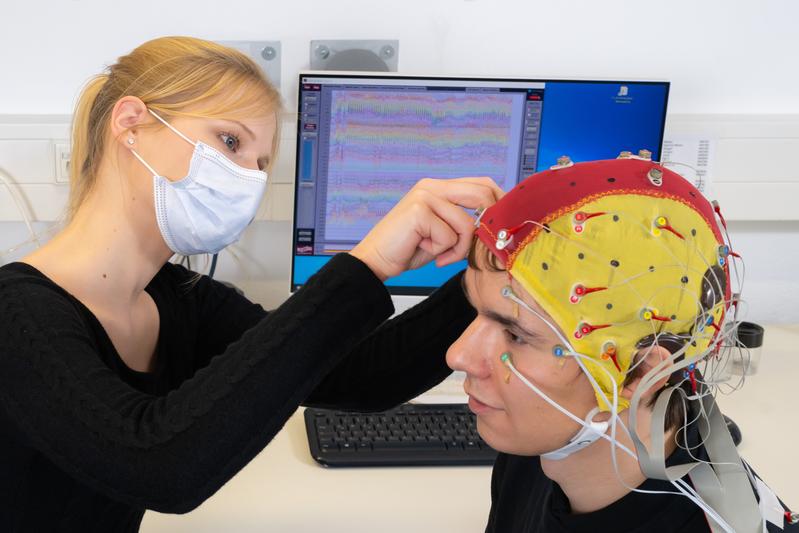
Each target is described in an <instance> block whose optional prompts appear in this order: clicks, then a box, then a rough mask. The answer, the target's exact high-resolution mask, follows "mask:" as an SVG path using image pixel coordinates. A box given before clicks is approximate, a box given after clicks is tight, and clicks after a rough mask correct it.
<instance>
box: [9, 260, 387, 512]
mask: <svg viewBox="0 0 799 533" xmlns="http://www.w3.org/2000/svg"><path fill="white" fill-rule="evenodd" d="M391 312H392V306H391V302H390V299H389V296H388V294H387V292H386V290H385V288H384V287H383V285H382V284H381V283H380V281H379V280H378V279H377V278H376V277H375V276H374V275H373V273H372V272H371V271H370V270H369V268H367V267H366V266H365V265H364V264H363V263H361V262H360V261H358V260H357V259H355V258H354V257H352V256H349V255H346V254H342V255H339V256H336V257H334V258H333V259H332V260H331V261H330V262H329V263H328V265H326V266H325V267H324V268H323V269H322V270H321V271H320V272H319V273H318V274H317V275H316V276H314V277H312V278H311V279H310V280H309V282H308V283H307V284H306V285H305V287H303V288H302V289H300V290H299V291H297V293H296V294H295V295H294V296H292V297H291V298H289V300H287V301H286V303H285V304H283V305H282V306H281V307H279V308H278V309H276V310H275V311H273V312H271V313H270V314H269V315H268V316H266V317H265V318H264V319H263V320H262V321H261V322H259V323H258V325H257V326H255V327H253V328H251V329H250V330H249V331H247V332H246V333H244V334H243V335H242V336H241V338H240V339H239V340H237V341H236V342H234V343H232V344H231V345H230V346H228V348H227V350H225V353H224V355H223V356H221V357H214V358H212V359H211V360H210V361H209V362H208V364H207V366H206V367H205V368H202V369H200V370H199V371H197V373H196V374H195V375H194V376H193V377H192V378H191V379H189V380H186V381H185V382H183V384H182V385H181V386H180V387H179V388H177V389H176V390H173V391H171V392H170V393H169V394H167V395H166V396H163V397H154V396H150V395H146V394H143V393H141V392H139V391H137V390H135V389H133V388H131V387H130V386H128V385H126V384H125V383H124V382H123V381H121V380H120V379H119V378H118V376H117V375H116V374H114V373H113V372H112V371H111V370H110V369H109V368H107V367H106V366H105V365H104V364H103V363H102V361H101V360H100V358H99V356H98V354H97V353H96V352H95V346H94V344H93V342H92V339H91V338H90V337H89V336H88V334H87V333H86V330H85V327H84V325H83V322H82V320H81V318H80V316H79V315H78V314H77V312H76V311H75V309H74V308H73V307H72V304H71V303H70V302H69V301H68V300H66V299H65V298H64V297H63V295H61V294H59V293H58V292H57V291H56V290H55V289H54V288H52V287H48V286H46V285H45V284H43V283H42V284H37V283H33V282H27V283H6V282H0V317H2V320H0V421H1V422H2V423H4V424H7V425H8V426H7V427H9V430H10V431H13V432H14V433H17V434H18V435H19V436H20V438H22V439H24V440H25V441H26V442H28V443H29V445H31V446H32V447H34V448H36V449H38V450H39V451H40V452H41V453H43V454H44V455H45V456H46V457H48V459H49V460H51V461H52V462H53V463H55V464H56V465H58V467H59V468H61V469H63V470H64V471H65V472H68V473H69V474H71V475H72V476H74V477H75V478H76V479H79V480H81V481H82V482H84V483H86V484H88V485H89V486H91V487H93V488H94V489H96V490H98V491H100V492H102V493H104V494H108V495H109V496H110V497H112V498H115V499H117V500H119V501H123V502H126V503H129V504H131V505H134V506H139V507H146V508H149V509H154V510H157V511H164V512H187V511H189V510H191V509H193V508H195V507H196V506H197V505H199V504H200V503H201V502H202V501H204V500H205V499H206V498H207V497H208V496H210V495H211V494H213V493H214V492H215V491H216V490H217V489H219V487H221V486H222V485H223V484H224V483H225V482H226V481H227V480H228V479H230V478H231V477H232V476H233V475H234V474H235V473H236V472H237V471H238V470H240V469H241V468H242V467H243V466H244V465H245V464H246V463H247V462H249V461H250V460H251V459H252V458H253V457H254V456H255V455H256V454H257V453H258V452H259V451H260V450H261V449H263V447H264V446H265V445H266V444H267V443H268V442H269V441H270V440H271V439H272V437H273V436H274V435H275V434H276V433H277V432H278V431H279V430H280V428H281V427H282V426H283V424H284V423H285V422H286V420H287V419H288V417H289V416H290V415H291V414H292V413H293V412H294V410H295V409H296V408H297V406H298V405H299V403H300V402H301V401H303V400H304V399H305V398H306V397H307V395H308V394H309V393H310V392H311V391H312V390H313V389H315V388H316V387H317V386H318V384H319V382H320V381H321V380H322V379H323V377H324V376H325V375H326V374H328V373H329V371H330V369H331V368H332V367H333V366H335V365H336V364H337V363H338V361H339V360H340V359H341V358H342V357H343V356H344V355H345V354H347V353H349V352H350V351H351V350H352V348H353V347H354V346H355V345H356V344H357V343H358V342H359V341H361V340H362V339H363V338H364V337H365V336H366V335H368V334H369V333H370V332H371V331H372V330H373V329H374V328H375V327H377V326H378V325H379V324H380V323H381V322H383V321H384V320H385V319H386V318H387V317H388V316H389V315H390V314H391Z"/></svg>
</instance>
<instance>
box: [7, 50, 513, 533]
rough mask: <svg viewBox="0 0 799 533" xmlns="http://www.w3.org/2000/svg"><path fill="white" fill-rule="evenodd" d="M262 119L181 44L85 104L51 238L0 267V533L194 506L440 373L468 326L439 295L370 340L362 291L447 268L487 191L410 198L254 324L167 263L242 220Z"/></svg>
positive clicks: (149, 58) (233, 77)
mask: <svg viewBox="0 0 799 533" xmlns="http://www.w3.org/2000/svg"><path fill="white" fill-rule="evenodd" d="M279 111H280V107H279V97H278V93H277V91H276V90H275V89H274V88H273V87H272V86H271V85H270V84H269V82H268V81H267V80H266V79H265V78H264V76H263V74H262V73H261V72H260V70H259V69H258V68H257V67H256V66H255V65H254V64H253V63H252V61H250V60H249V59H248V58H247V57H246V56H244V55H242V54H240V53H238V52H236V51H234V50H230V49H228V48H225V47H222V46H219V45H216V44H213V43H210V42H206V41H201V40H198V39H191V38H163V39H156V40H154V41H150V42H148V43H145V44H144V45H142V46H140V47H139V48H137V49H136V50H134V51H133V52H132V53H130V54H129V55H127V56H124V57H122V58H120V59H119V61H118V63H116V64H115V65H113V66H111V67H110V68H109V69H108V72H107V73H106V74H104V75H102V76H98V77H97V78H95V79H94V80H93V81H92V82H91V83H90V84H89V85H88V86H87V87H86V89H85V90H84V92H83V94H82V95H81V97H80V100H79V102H78V105H77V109H76V112H75V115H74V126H73V135H72V146H73V152H72V153H73V161H74V165H73V168H72V171H71V172H72V174H71V190H70V200H69V218H68V224H67V225H66V227H65V228H64V230H63V231H61V232H60V233H59V234H58V235H57V236H55V237H54V238H53V239H52V241H50V242H49V243H48V244H46V245H45V246H43V247H42V248H41V249H39V250H37V251H36V252H34V253H32V254H31V255H29V256H27V257H25V258H24V259H23V260H22V261H21V262H18V263H12V264H10V265H6V266H4V267H2V268H0V316H1V317H2V320H0V452H2V459H0V461H1V462H2V467H1V468H0V469H1V470H2V472H3V475H2V476H0V491H2V498H0V529H2V530H4V531H8V530H11V531H28V530H35V531H95V530H96V531H135V530H137V529H138V525H139V523H140V520H141V517H142V515H143V513H144V510H145V509H154V510H157V511H162V512H178V513H180V512H187V511H189V510H191V509H193V508H194V507H196V506H197V505H199V504H200V503H201V502H202V501H203V500H205V499H206V498H207V497H208V496H210V495H211V494H213V493H214V492H215V491H216V490H217V489H218V488H219V487H221V486H222V485H223V484H224V483H225V482H226V481H227V480H228V479H230V478H231V477H232V476H233V475H234V474H235V473H236V472H237V471H238V470H239V469H241V468H242V467H243V466H244V465H245V464H246V463H247V462H248V461H249V460H250V459H252V458H253V457H254V456H255V455H256V454H257V453H258V452H259V451H260V450H261V449H263V447H264V446H266V444H267V443H268V442H269V441H270V439H271V438H272V437H273V436H274V435H275V434H276V433H277V432H278V431H279V430H280V428H281V426H282V425H283V424H284V423H285V421H286V420H287V418H288V417H289V416H290V415H291V414H292V413H293V412H294V410H295V409H296V408H297V406H298V405H300V403H302V402H303V401H305V400H306V399H308V401H309V402H311V403H314V404H316V405H338V406H342V407H346V406H365V405H367V404H368V405H369V406H371V407H373V408H380V407H382V406H389V405H393V404H396V403H399V402H401V401H404V400H406V399H408V398H410V397H412V396H414V395H415V394H417V393H418V392H421V391H422V390H425V389H426V388H428V387H429V386H431V385H433V384H435V383H436V382H437V381H440V380H441V379H443V378H444V376H446V375H447V374H448V372H449V370H448V369H447V368H446V366H445V364H444V360H443V357H441V354H443V353H444V351H445V350H446V347H447V346H448V345H449V343H450V342H451V341H452V340H453V339H454V338H456V337H457V336H458V334H459V333H460V331H461V330H462V329H463V328H464V327H465V325H466V324H467V323H468V321H469V319H470V318H471V312H470V311H469V310H468V307H467V305H466V303H465V300H464V299H463V296H462V294H459V282H458V279H455V280H453V281H451V282H450V283H449V284H447V286H445V287H444V288H442V289H441V290H440V291H438V293H437V294H436V295H434V296H433V297H431V298H430V299H428V301H427V302H426V303H425V304H423V305H422V306H418V307H417V308H415V309H413V310H411V311H409V312H408V313H406V314H404V315H402V316H400V317H399V318H397V319H395V320H392V321H389V322H386V323H385V324H383V325H382V326H381V327H379V328H378V326H380V325H381V323H382V322H383V321H384V320H386V319H387V318H388V317H389V316H390V315H391V313H392V312H393V308H392V306H391V300H390V298H389V296H388V294H387V291H386V289H385V287H384V286H383V284H382V281H384V280H385V279H387V278H388V277H390V276H394V275H397V274H399V273H401V272H402V271H404V270H406V269H408V268H414V267H416V266H420V265H422V264H424V263H426V262H428V261H430V260H432V259H433V258H435V259H436V261H437V262H438V263H439V264H441V265H443V264H447V263H451V262H453V261H456V260H458V259H460V258H462V257H463V256H465V253H466V251H467V250H468V247H469V243H470V240H471V235H472V230H473V224H472V221H471V220H470V217H469V216H468V215H467V214H466V213H465V212H464V210H463V209H462V208H461V207H458V206H464V207H468V208H476V207H478V206H485V205H490V204H491V203H493V202H494V201H495V199H496V198H497V197H498V196H499V195H500V194H501V191H499V189H498V188H497V187H496V185H495V184H493V182H491V181H490V180H487V179H477V178H464V179H460V180H452V181H449V182H446V183H443V182H435V181H430V180H427V181H423V182H421V183H420V184H418V185H417V186H416V187H414V189H413V190H412V191H411V193H409V194H408V195H407V196H406V197H405V198H404V199H403V200H402V201H401V202H400V203H399V204H398V205H397V206H396V208H395V209H394V210H393V211H392V212H391V213H389V215H388V216H387V217H386V218H385V219H384V220H383V221H382V222H381V223H380V224H379V225H378V226H377V227H376V228H375V229H374V231H372V232H371V233H370V234H369V235H368V236H367V237H366V238H365V239H364V240H363V241H362V242H361V243H360V244H359V245H358V246H357V247H356V248H355V249H353V250H352V252H351V253H349V254H341V255H338V256H336V257H334V258H333V259H332V260H331V261H330V262H329V263H328V264H327V265H326V266H325V267H324V268H323V269H322V270H321V271H320V272H319V273H318V274H317V275H316V276H314V277H313V278H312V279H310V280H309V281H308V283H307V284H306V285H305V286H304V287H303V288H302V289H301V290H299V291H297V293H296V294H295V295H294V296H292V297H291V298H290V299H289V300H288V301H287V302H286V303H285V304H284V305H282V306H281V307H279V308H278V309H276V310H275V311H272V312H270V313H268V314H267V313H266V312H265V311H264V310H263V309H262V308H261V307H260V306H259V305H256V304H253V303H251V302H249V301H247V300H246V299H245V298H243V297H241V296H239V295H237V294H236V292H235V291H233V290H230V289H228V288H226V287H225V286H223V285H221V284H219V283H217V282H215V281H213V280H210V279H208V278H207V277H200V276H197V275H196V274H193V273H191V272H189V271H187V270H185V269H183V268H182V267H179V266H176V265H173V264H171V263H168V262H167V261H168V259H169V258H170V257H171V256H172V255H173V253H183V254H193V253H203V252H206V253H210V252H216V251H218V250H220V249H221V248H223V247H224V246H226V245H227V244H230V243H231V242H233V241H235V240H236V239H237V238H238V236H239V235H240V233H241V232H242V231H243V229H244V228H245V227H246V225H247V224H248V223H249V222H250V221H251V220H252V218H253V216H254V215H255V211H256V208H257V206H258V204H259V203H260V200H261V196H262V194H263V191H264V188H265V184H266V174H265V173H264V172H263V171H264V170H265V169H266V168H268V167H269V164H270V161H271V160H272V159H273V158H274V150H275V145H276V140H277V134H276V130H277V123H278V114H279ZM436 355H438V357H436ZM409 367H418V368H420V369H422V370H423V371H422V372H417V373H415V374H414V375H415V376H417V377H413V376H407V377H405V379H404V380H402V384H401V385H398V384H396V383H397V380H395V379H392V377H393V376H394V375H397V376H399V375H403V374H405V370H406V369H407V368H409ZM387 384H388V385H387Z"/></svg>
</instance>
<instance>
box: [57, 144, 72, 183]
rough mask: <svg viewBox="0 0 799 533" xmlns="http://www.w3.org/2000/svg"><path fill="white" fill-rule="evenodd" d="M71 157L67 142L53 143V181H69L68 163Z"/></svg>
mask: <svg viewBox="0 0 799 533" xmlns="http://www.w3.org/2000/svg"><path fill="white" fill-rule="evenodd" d="M71 157H72V154H71V150H70V148H69V143H67V142H57V143H55V182H56V183H69V163H70V158H71Z"/></svg>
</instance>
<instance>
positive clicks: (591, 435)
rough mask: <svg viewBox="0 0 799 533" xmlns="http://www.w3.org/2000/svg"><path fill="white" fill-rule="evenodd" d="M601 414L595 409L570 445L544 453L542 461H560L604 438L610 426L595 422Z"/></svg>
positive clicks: (597, 408)
mask: <svg viewBox="0 0 799 533" xmlns="http://www.w3.org/2000/svg"><path fill="white" fill-rule="evenodd" d="M597 413H599V407H594V408H593V409H591V411H590V412H589V413H588V415H586V417H585V425H584V426H583V427H582V428H580V431H578V432H577V434H576V435H575V436H574V437H572V438H571V439H570V440H569V442H568V444H566V445H565V446H563V447H561V448H558V449H557V450H553V451H551V452H547V453H542V454H541V458H542V459H549V460H550V461H559V460H561V459H565V458H567V457H568V456H570V455H571V454H573V453H574V452H578V451H580V450H582V449H583V448H587V447H588V446H591V445H592V444H593V443H595V442H596V441H598V440H599V439H601V438H602V435H604V434H605V432H606V431H607V430H608V426H609V425H610V424H609V423H608V422H594V417H595V416H596V415H597Z"/></svg>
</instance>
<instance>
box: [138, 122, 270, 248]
mask: <svg viewBox="0 0 799 533" xmlns="http://www.w3.org/2000/svg"><path fill="white" fill-rule="evenodd" d="M149 111H150V113H152V115H153V116H154V117H155V118H157V119H158V120H159V121H161V122H162V123H163V124H164V125H165V126H166V127H168V128H169V129H170V130H172V131H173V132H175V133H176V134H178V135H180V137H181V138H182V139H184V140H185V141H186V142H188V143H189V144H191V145H193V146H194V154H193V155H192V157H191V163H190V164H189V173H188V174H187V175H186V177H184V178H182V179H180V180H177V181H169V180H168V179H166V178H165V177H163V176H161V175H159V174H158V172H156V171H155V170H154V169H153V167H151V166H150V165H149V164H147V162H146V161H145V160H144V159H143V158H142V157H141V156H140V155H139V154H138V153H137V152H136V151H135V150H131V151H132V152H133V155H134V156H136V158H137V159H138V160H139V161H141V163H142V164H143V165H144V166H145V167H147V169H148V170H149V171H150V172H152V174H153V192H154V196H155V217H156V221H157V222H158V229H159V230H160V231H161V235H162V236H163V238H164V242H166V245H167V246H169V249H170V250H172V251H173V252H175V253H178V254H183V255H194V254H202V253H209V254H214V253H217V252H218V251H220V250H221V249H223V248H224V247H225V246H227V245H229V244H232V243H234V242H236V241H237V240H239V237H240V236H241V234H242V232H243V231H244V230H245V229H246V228H247V226H248V225H249V224H250V222H252V219H253V218H255V213H256V212H257V210H258V205H259V204H260V203H261V199H262V198H263V195H264V191H265V190H266V180H267V175H266V172H262V171H260V170H252V169H249V168H244V167H241V166H239V165H237V164H236V163H234V162H233V161H231V160H230V159H228V158H227V157H225V156H224V155H223V154H222V153H221V152H219V151H218V150H216V149H214V148H211V147H210V146H208V145H207V144H205V143H202V142H199V141H197V142H194V141H192V140H191V139H189V138H188V137H186V136H185V135H183V134H182V133H181V132H179V131H178V130H177V129H175V127H174V126H172V125H171V124H169V123H168V122H167V121H165V120H164V119H162V118H161V117H159V116H158V115H156V114H155V112H153V111H152V110H149Z"/></svg>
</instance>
